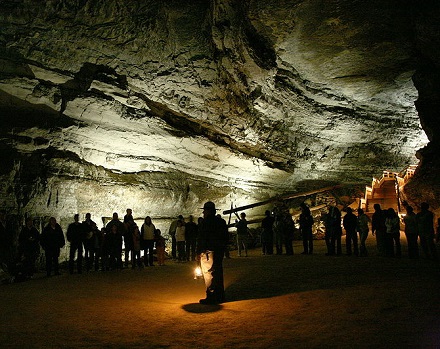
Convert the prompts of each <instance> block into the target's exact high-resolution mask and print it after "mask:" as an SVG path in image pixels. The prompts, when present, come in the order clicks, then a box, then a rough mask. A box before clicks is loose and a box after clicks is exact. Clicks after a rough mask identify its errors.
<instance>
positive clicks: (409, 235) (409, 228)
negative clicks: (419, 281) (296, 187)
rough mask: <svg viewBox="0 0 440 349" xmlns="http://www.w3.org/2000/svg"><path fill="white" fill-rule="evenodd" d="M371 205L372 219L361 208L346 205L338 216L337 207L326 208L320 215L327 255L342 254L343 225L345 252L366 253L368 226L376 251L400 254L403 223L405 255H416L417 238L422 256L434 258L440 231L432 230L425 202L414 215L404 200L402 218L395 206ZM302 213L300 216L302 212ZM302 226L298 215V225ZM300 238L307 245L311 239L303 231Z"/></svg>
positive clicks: (435, 257)
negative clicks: (322, 214) (404, 211)
mask: <svg viewBox="0 0 440 349" xmlns="http://www.w3.org/2000/svg"><path fill="white" fill-rule="evenodd" d="M373 207H374V213H373V215H372V217H371V220H370V218H369V216H368V215H367V214H366V213H365V212H364V210H363V209H361V208H359V209H358V210H357V216H356V215H355V214H354V213H353V210H352V209H351V208H350V207H347V208H346V209H345V211H346V214H345V215H344V217H343V218H341V211H340V210H339V209H338V208H337V207H336V206H330V207H329V210H328V213H326V214H325V215H324V216H323V221H324V225H325V241H326V245H327V253H326V255H341V254H342V245H341V237H342V228H344V230H345V233H346V239H345V241H346V254H347V255H352V254H354V255H356V256H367V255H368V251H367V246H366V244H365V241H366V240H367V237H368V235H369V232H370V225H371V232H372V235H373V236H375V237H376V243H377V250H378V254H379V255H380V256H386V257H401V256H402V247H401V243H400V226H401V223H403V225H404V232H405V236H406V240H407V243H408V257H409V258H411V259H417V258H419V243H418V241H420V246H421V249H422V251H423V254H424V257H425V258H428V259H433V260H437V249H436V246H435V240H436V239H437V240H438V238H439V237H440V231H437V233H436V232H435V227H434V214H433V212H431V211H430V210H429V205H428V203H426V202H423V203H421V205H420V212H419V213H417V214H416V213H415V212H414V209H413V208H412V207H411V206H410V205H408V204H406V203H405V204H404V208H405V210H406V214H405V215H402V217H403V219H400V218H399V215H398V214H397V212H396V211H395V210H394V208H388V209H386V210H384V209H382V208H381V206H380V204H374V206H373ZM305 211H307V209H305ZM303 213H304V210H303ZM303 213H302V214H301V215H303ZM341 220H342V225H341ZM312 224H313V223H312ZM301 225H302V224H301V216H300V227H301ZM305 226H306V228H307V233H306V235H307V236H309V233H308V232H309V231H310V230H309V229H310V225H307V224H306V225H305ZM301 229H303V228H301ZM437 230H440V219H439V221H438V226H437ZM303 238H304V239H305V240H304V241H306V240H307V241H310V242H309V244H313V242H312V241H313V240H312V238H311V237H310V238H307V239H306V238H305V236H304V233H303ZM309 239H310V240H309ZM358 242H359V244H358ZM304 249H305V250H304V253H311V252H310V251H311V250H310V247H309V249H308V250H306V245H304ZM312 249H313V247H312ZM307 251H308V252H307Z"/></svg>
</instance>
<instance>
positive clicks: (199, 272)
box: [194, 265, 203, 280]
mask: <svg viewBox="0 0 440 349" xmlns="http://www.w3.org/2000/svg"><path fill="white" fill-rule="evenodd" d="M202 278H203V273H202V268H200V265H198V266H197V267H196V268H195V269H194V280H199V279H202Z"/></svg>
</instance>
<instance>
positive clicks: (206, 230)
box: [197, 201, 228, 304]
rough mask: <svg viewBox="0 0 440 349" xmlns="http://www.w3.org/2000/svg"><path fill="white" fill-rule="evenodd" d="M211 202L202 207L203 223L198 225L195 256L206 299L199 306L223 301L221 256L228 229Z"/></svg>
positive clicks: (201, 300)
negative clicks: (202, 279)
mask: <svg viewBox="0 0 440 349" xmlns="http://www.w3.org/2000/svg"><path fill="white" fill-rule="evenodd" d="M215 212H216V208H215V204H214V203H213V202H212V201H208V202H206V203H205V204H204V205H203V217H204V218H203V221H202V222H201V223H200V224H199V233H198V236H197V254H198V259H199V260H200V264H201V268H202V273H203V277H204V280H205V285H206V298H204V299H200V303H201V304H219V303H223V302H224V300H225V289H224V281H223V255H224V253H225V251H224V250H225V247H226V244H227V241H228V228H227V226H226V222H225V220H224V219H222V218H219V217H216V215H215Z"/></svg>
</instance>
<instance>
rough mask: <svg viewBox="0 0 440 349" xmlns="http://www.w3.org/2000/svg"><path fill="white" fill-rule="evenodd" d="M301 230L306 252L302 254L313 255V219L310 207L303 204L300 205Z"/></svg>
mask: <svg viewBox="0 0 440 349" xmlns="http://www.w3.org/2000/svg"><path fill="white" fill-rule="evenodd" d="M300 208H301V214H300V215H299V229H300V230H301V235H302V239H303V248H304V251H303V252H302V254H313V231H312V227H313V217H312V214H311V212H310V209H309V207H308V206H307V205H306V204H305V203H304V202H303V203H301V205H300Z"/></svg>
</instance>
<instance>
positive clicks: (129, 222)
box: [124, 208, 135, 268]
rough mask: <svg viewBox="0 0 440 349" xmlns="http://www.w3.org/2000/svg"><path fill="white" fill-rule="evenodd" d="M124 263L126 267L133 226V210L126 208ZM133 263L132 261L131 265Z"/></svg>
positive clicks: (131, 242)
mask: <svg viewBox="0 0 440 349" xmlns="http://www.w3.org/2000/svg"><path fill="white" fill-rule="evenodd" d="M124 226H125V230H124V265H125V267H126V268H127V267H128V262H129V260H130V254H131V252H132V251H133V229H134V227H135V223H134V218H133V211H132V209H131V208H127V210H126V214H125V216H124ZM133 265H135V263H133V261H132V266H133Z"/></svg>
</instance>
